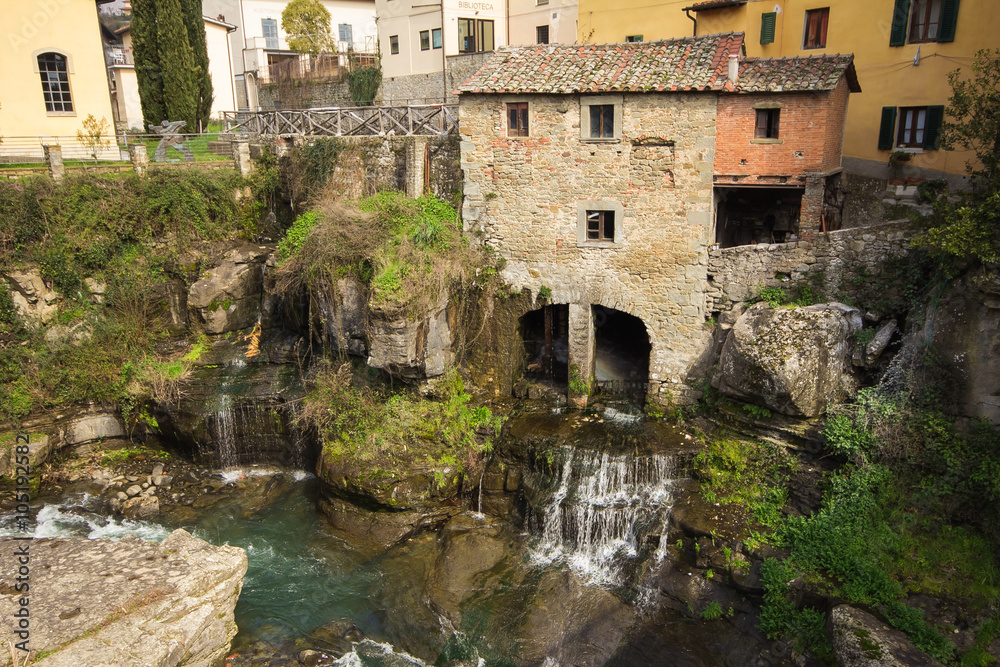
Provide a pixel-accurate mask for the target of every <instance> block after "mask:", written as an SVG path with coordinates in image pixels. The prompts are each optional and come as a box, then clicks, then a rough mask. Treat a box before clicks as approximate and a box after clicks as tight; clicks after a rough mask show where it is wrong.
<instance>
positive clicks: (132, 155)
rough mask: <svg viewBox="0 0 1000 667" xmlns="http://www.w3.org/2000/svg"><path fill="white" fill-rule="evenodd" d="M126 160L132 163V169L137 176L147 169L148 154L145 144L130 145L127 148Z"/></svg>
mask: <svg viewBox="0 0 1000 667" xmlns="http://www.w3.org/2000/svg"><path fill="white" fill-rule="evenodd" d="M128 159H129V161H130V162H131V163H132V169H134V170H135V173H136V174H138V175H139V176H142V175H143V174H145V173H146V170H147V169H149V154H148V153H147V152H146V144H131V145H130V146H129V147H128Z"/></svg>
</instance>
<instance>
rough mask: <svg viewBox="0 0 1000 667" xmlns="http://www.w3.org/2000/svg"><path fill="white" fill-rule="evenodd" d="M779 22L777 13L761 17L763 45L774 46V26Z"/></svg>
mask: <svg viewBox="0 0 1000 667" xmlns="http://www.w3.org/2000/svg"><path fill="white" fill-rule="evenodd" d="M777 20H778V15H777V14H776V13H775V12H767V13H765V14H761V15H760V43H761V44H773V43H774V24H775V23H776V22H777Z"/></svg>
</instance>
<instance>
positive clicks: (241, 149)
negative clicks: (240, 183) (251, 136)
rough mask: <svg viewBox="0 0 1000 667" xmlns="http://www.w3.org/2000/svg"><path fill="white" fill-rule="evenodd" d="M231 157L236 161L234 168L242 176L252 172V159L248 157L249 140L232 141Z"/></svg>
mask: <svg viewBox="0 0 1000 667" xmlns="http://www.w3.org/2000/svg"><path fill="white" fill-rule="evenodd" d="M233 159H234V160H235V161H236V168H237V169H238V170H239V172H240V175H241V176H243V178H248V177H249V176H250V174H252V173H253V161H252V160H251V159H250V142H248V141H234V142H233Z"/></svg>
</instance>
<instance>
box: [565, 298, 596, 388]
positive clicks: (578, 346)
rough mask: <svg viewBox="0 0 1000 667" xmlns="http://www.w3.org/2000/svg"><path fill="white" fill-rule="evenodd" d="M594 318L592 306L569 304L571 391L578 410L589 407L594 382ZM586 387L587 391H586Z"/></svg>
mask: <svg viewBox="0 0 1000 667" xmlns="http://www.w3.org/2000/svg"><path fill="white" fill-rule="evenodd" d="M594 350H595V342H594V318H593V316H592V314H591V308H590V304H576V303H571V304H569V389H568V392H567V398H568V399H569V403H570V405H572V406H573V407H576V408H585V407H587V399H588V397H589V396H590V389H591V387H592V385H593V380H594ZM584 385H585V386H586V389H584Z"/></svg>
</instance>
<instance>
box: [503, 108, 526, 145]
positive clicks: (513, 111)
mask: <svg viewBox="0 0 1000 667" xmlns="http://www.w3.org/2000/svg"><path fill="white" fill-rule="evenodd" d="M507 136H508V137H526V136H528V103H527V102H511V103H510V104H508V105H507Z"/></svg>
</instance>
